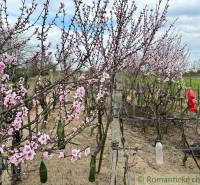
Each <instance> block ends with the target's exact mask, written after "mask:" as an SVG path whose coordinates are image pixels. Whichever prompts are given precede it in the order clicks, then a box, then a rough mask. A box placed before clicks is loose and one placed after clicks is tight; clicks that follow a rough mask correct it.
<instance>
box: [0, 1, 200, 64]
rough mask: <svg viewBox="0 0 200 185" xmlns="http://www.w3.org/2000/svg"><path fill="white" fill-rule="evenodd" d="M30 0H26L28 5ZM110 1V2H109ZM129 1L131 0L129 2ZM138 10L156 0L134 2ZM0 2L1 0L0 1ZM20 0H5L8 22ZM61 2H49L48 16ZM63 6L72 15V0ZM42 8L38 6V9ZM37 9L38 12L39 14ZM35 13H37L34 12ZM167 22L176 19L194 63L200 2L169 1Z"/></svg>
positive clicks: (199, 48)
mask: <svg viewBox="0 0 200 185" xmlns="http://www.w3.org/2000/svg"><path fill="white" fill-rule="evenodd" d="M30 1H31V0H27V3H28V5H30ZM83 1H84V2H85V3H88V4H90V3H91V2H92V1H91V0H83ZM110 1H112V0H110ZM129 1H131V0H129ZM135 1H136V5H137V7H138V9H139V10H140V9H142V8H143V7H144V6H145V5H146V4H147V5H148V6H149V7H155V4H156V3H157V2H158V0H135ZM0 2H2V0H0ZM20 2H21V1H20V0H7V4H8V10H9V15H10V16H9V21H10V22H11V23H13V22H15V20H16V18H17V15H18V12H19V10H18V9H19V6H20ZM36 2H38V4H42V2H44V1H43V0H36ZM59 2H61V0H51V3H50V4H51V6H50V15H54V13H55V12H56V10H57V9H58V7H59ZM62 2H64V4H65V9H66V12H67V15H68V16H70V15H72V14H73V2H72V0H62ZM40 7H42V6H39V9H40ZM39 9H38V12H39ZM36 13H37V12H36ZM167 19H168V21H169V22H173V21H174V20H175V19H178V20H177V22H176V24H175V27H176V31H177V32H178V33H180V34H181V35H182V41H183V43H184V44H186V45H187V48H188V49H189V53H190V56H189V61H190V62H194V61H197V60H199V59H200V0H170V7H169V11H168V14H167ZM57 33H58V32H57V31H56V28H55V30H54V31H52V32H50V35H49V39H50V41H54V43H55V40H56V38H59V36H58V35H56V34H57Z"/></svg>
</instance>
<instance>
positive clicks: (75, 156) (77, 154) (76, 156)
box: [71, 147, 90, 161]
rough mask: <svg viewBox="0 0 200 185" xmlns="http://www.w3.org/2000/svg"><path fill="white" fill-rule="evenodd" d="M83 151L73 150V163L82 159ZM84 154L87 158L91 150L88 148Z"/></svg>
mask: <svg viewBox="0 0 200 185" xmlns="http://www.w3.org/2000/svg"><path fill="white" fill-rule="evenodd" d="M81 154H82V153H81V151H80V149H73V150H72V157H71V161H77V160H78V159H80V158H81ZM84 154H85V156H86V157H87V156H88V155H89V154H90V148H89V147H87V148H86V149H85V150H84Z"/></svg>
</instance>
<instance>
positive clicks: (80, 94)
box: [75, 87, 85, 99]
mask: <svg viewBox="0 0 200 185" xmlns="http://www.w3.org/2000/svg"><path fill="white" fill-rule="evenodd" d="M84 96H85V88H84V87H78V89H77V90H76V93H75V98H80V99H83V97H84Z"/></svg>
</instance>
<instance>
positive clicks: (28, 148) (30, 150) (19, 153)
mask: <svg viewBox="0 0 200 185" xmlns="http://www.w3.org/2000/svg"><path fill="white" fill-rule="evenodd" d="M48 140H50V137H49V135H47V134H45V133H38V135H37V136H34V137H33V138H32V141H31V142H30V143H29V144H26V145H25V146H24V147H23V148H21V149H14V150H13V151H11V152H12V153H13V155H11V156H10V158H9V162H10V163H12V164H14V165H16V166H17V165H18V164H20V163H22V162H24V161H25V160H33V159H34V156H35V155H36V150H37V149H38V147H39V146H40V145H43V144H47V142H48ZM43 155H45V157H47V156H48V153H45V154H43Z"/></svg>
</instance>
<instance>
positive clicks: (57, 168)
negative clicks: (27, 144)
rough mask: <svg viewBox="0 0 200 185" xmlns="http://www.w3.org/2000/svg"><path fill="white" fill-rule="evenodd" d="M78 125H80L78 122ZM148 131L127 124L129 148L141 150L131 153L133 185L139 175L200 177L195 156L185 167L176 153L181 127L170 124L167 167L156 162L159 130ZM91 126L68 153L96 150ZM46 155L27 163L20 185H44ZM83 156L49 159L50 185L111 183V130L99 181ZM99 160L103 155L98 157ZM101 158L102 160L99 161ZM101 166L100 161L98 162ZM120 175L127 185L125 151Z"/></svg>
mask: <svg viewBox="0 0 200 185" xmlns="http://www.w3.org/2000/svg"><path fill="white" fill-rule="evenodd" d="M56 117H57V114H56V113H52V114H51V117H50V119H49V122H48V124H47V131H48V130H51V129H52V128H53V126H54V125H55V124H56ZM74 124H75V125H77V124H79V122H75V123H74ZM145 124H146V125H145V127H146V128H147V129H146V131H145V132H144V130H143V129H142V126H141V124H138V123H134V122H133V121H130V120H129V121H125V122H124V129H125V131H124V134H125V139H126V147H131V148H135V147H138V148H141V150H139V151H138V152H135V151H133V150H129V152H128V153H129V167H130V171H131V178H132V184H133V185H134V175H135V174H148V173H151V174H152V173H159V174H197V173H199V169H198V168H197V167H196V164H195V163H194V161H193V159H192V157H191V156H189V158H188V160H187V162H186V166H183V165H182V164H183V163H182V159H183V152H181V151H176V152H174V151H173V150H172V148H173V147H176V148H180V147H181V132H180V130H179V129H178V127H177V125H172V124H171V125H169V128H168V133H167V134H165V135H164V137H163V140H162V143H163V147H164V164H163V165H161V166H158V165H157V164H156V162H155V148H154V146H153V145H154V141H155V135H156V134H155V133H156V132H155V127H153V126H152V125H151V124H149V123H145ZM75 125H71V126H69V127H68V128H67V129H69V130H70V129H72V128H73V127H74V126H75ZM195 128H196V126H195V125H194V124H192V123H187V126H186V134H187V138H188V141H189V142H190V144H192V143H197V142H199V139H200V137H199V135H198V134H197V133H196V130H195ZM90 133H91V127H88V128H86V129H85V130H84V131H83V132H82V134H80V135H79V136H78V137H76V138H75V139H74V140H73V142H75V143H77V144H80V146H74V145H68V146H67V147H66V150H65V152H66V154H71V149H72V148H82V147H84V146H87V145H89V146H91V147H92V148H93V147H95V144H96V141H95V133H94V134H93V136H90ZM41 156H42V155H40V154H39V155H37V156H36V158H35V159H34V160H33V161H30V162H27V163H26V164H23V166H22V168H23V175H22V181H21V182H19V185H40V184H41V183H40V179H39V163H40V160H41ZM82 156H83V157H82V158H81V159H80V160H78V161H76V162H71V160H70V158H65V159H63V160H60V159H58V155H54V156H53V157H52V159H51V160H45V164H46V166H47V168H48V182H47V183H46V184H48V185H90V184H95V185H107V184H109V180H110V172H111V130H109V133H108V137H107V141H106V146H105V150H104V158H103V164H102V169H101V172H100V174H98V175H97V179H96V182H94V183H90V182H89V181H88V176H89V164H90V156H88V157H85V156H84V155H82ZM98 157H99V156H98ZM97 159H98V158H97ZM198 162H199V163H200V160H198ZM97 164H98V160H97ZM117 173H118V176H117V184H118V185H123V176H124V158H123V153H122V151H119V160H118V172H117ZM9 179H10V177H9V176H8V174H6V173H4V176H3V182H6V183H4V184H5V185H6V184H10V182H9Z"/></svg>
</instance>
